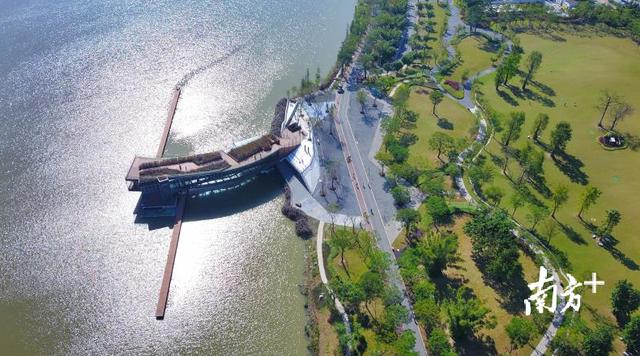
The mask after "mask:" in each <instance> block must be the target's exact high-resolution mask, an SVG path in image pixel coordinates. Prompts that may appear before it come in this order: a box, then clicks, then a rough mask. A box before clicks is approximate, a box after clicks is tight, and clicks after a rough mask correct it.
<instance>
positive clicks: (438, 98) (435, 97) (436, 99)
mask: <svg viewBox="0 0 640 356" xmlns="http://www.w3.org/2000/svg"><path fill="white" fill-rule="evenodd" d="M429 99H431V103H433V115H434V116H436V117H438V114H436V106H438V104H440V103H441V102H442V99H444V94H442V92H441V91H440V90H433V91H432V92H431V94H430V95H429Z"/></svg>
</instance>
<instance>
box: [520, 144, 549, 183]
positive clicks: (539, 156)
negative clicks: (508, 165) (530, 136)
mask: <svg viewBox="0 0 640 356" xmlns="http://www.w3.org/2000/svg"><path fill="white" fill-rule="evenodd" d="M519 161H520V166H521V167H522V173H521V174H520V177H519V178H518V184H521V183H522V180H523V179H525V177H526V178H527V179H530V178H537V177H539V176H541V175H542V172H543V170H544V168H543V165H542V164H543V163H544V153H542V152H540V151H538V150H536V149H535V148H534V147H533V146H532V145H530V144H529V143H527V145H526V146H525V147H524V148H523V149H521V150H520V154H519Z"/></svg>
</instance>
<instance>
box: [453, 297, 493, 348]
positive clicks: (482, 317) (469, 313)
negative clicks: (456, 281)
mask: <svg viewBox="0 0 640 356" xmlns="http://www.w3.org/2000/svg"><path fill="white" fill-rule="evenodd" d="M470 294H471V293H470V291H469V289H468V288H466V287H463V288H459V289H458V292H457V294H456V297H455V299H453V300H452V301H451V302H450V303H448V304H447V308H446V311H447V316H448V317H449V330H450V332H451V335H452V336H453V338H454V339H455V340H463V339H465V338H467V337H470V336H473V335H474V334H475V333H476V332H478V331H479V330H480V329H483V328H487V329H493V328H494V327H495V325H496V322H495V317H494V316H493V315H492V314H491V310H490V309H489V308H487V307H486V306H484V304H483V303H482V302H481V301H480V300H479V299H478V298H475V297H473V296H471V295H470Z"/></svg>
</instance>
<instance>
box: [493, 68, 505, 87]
mask: <svg viewBox="0 0 640 356" xmlns="http://www.w3.org/2000/svg"><path fill="white" fill-rule="evenodd" d="M505 76H506V72H505V69H504V65H500V66H498V68H496V75H495V76H494V77H493V84H494V86H495V88H496V91H500V86H501V85H502V84H503V83H504V78H505Z"/></svg>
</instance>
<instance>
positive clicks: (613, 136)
mask: <svg viewBox="0 0 640 356" xmlns="http://www.w3.org/2000/svg"><path fill="white" fill-rule="evenodd" d="M598 142H600V144H601V145H602V147H604V148H605V149H609V150H620V149H624V148H627V141H626V140H625V138H624V136H622V135H620V134H618V133H615V132H609V133H607V134H606V135H604V136H600V137H599V138H598Z"/></svg>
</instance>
